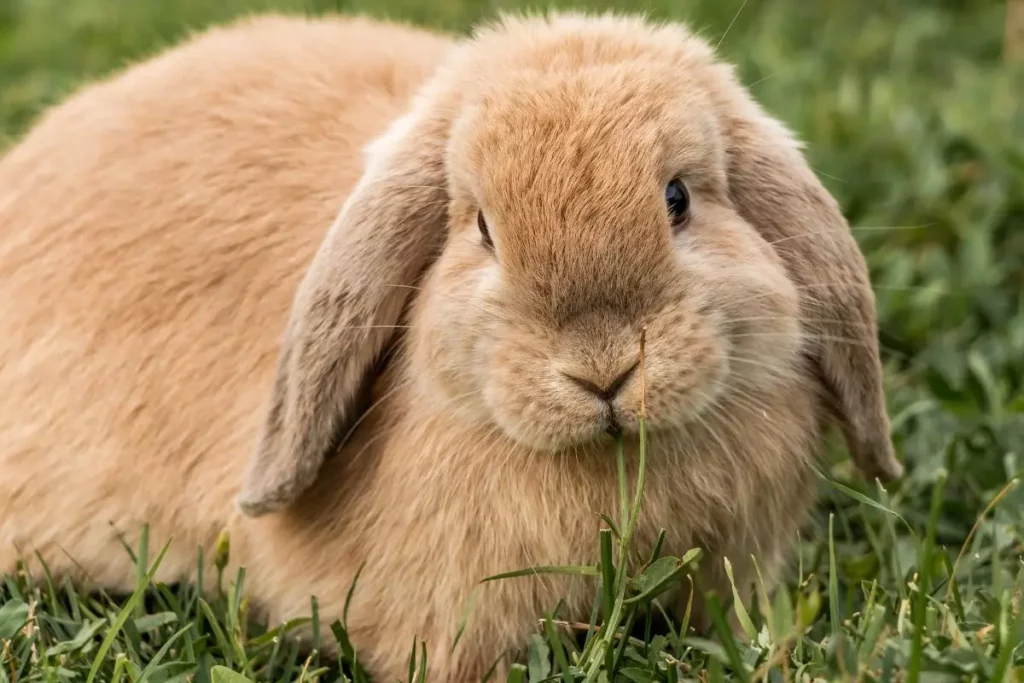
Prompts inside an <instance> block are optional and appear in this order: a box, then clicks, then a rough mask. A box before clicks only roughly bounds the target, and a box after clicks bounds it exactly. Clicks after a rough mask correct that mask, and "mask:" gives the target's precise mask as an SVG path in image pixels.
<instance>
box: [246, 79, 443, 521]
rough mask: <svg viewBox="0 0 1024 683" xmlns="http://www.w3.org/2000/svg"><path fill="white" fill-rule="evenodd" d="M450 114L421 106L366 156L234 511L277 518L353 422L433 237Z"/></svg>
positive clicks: (316, 270) (282, 363)
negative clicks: (276, 513) (360, 398)
mask: <svg viewBox="0 0 1024 683" xmlns="http://www.w3.org/2000/svg"><path fill="white" fill-rule="evenodd" d="M448 111H450V107H442V105H441V103H439V102H437V101H430V100H428V98H426V97H424V96H420V98H419V100H417V102H416V103H414V105H413V107H412V109H411V111H410V113H409V114H407V115H405V116H404V117H402V118H400V119H398V120H397V121H396V122H395V123H393V124H392V125H391V127H390V128H389V129H388V130H387V131H386V132H385V133H384V135H383V136H381V137H380V138H378V139H377V140H376V141H375V142H373V143H371V144H370V146H368V147H367V149H366V168H365V170H364V173H363V176H362V177H361V179H360V180H359V182H358V184H357V185H356V187H355V189H354V190H353V191H352V193H351V195H350V196H349V198H348V200H347V201H346V202H345V204H344V206H343V207H342V209H341V212H340V214H339V215H338V218H337V220H336V221H335V222H334V224H333V225H332V226H331V227H330V229H329V230H328V232H327V235H326V237H325V238H324V240H323V243H322V244H321V245H320V247H319V250H318V251H317V253H316V256H315V257H314V259H313V262H312V264H311V265H310V267H309V269H308V271H307V272H306V275H305V277H304V279H303V280H302V282H301V284H300V286H299V289H298V292H297V294H296V296H295V300H294V303H293V305H292V310H291V316H290V319H289V322H288V326H287V329H286V331H285V336H284V340H283V346H282V348H281V353H280V357H279V360H278V367H277V376H276V378H275V381H274V385H273V389H272V392H271V397H270V404H269V407H268V413H267V415H266V418H265V422H264V426H263V432H262V434H261V436H260V439H259V442H258V445H257V448H256V451H255V453H254V454H253V456H252V458H251V460H250V462H249V466H248V471H247V473H246V475H245V480H244V483H243V486H242V490H241V494H240V495H239V497H238V504H239V507H240V508H241V509H242V511H243V512H244V513H245V514H247V515H249V516H253V517H256V516H260V515H264V514H267V513H269V512H273V511H275V510H279V509H281V508H283V507H285V506H287V505H288V504H289V503H291V502H292V501H294V500H295V498H296V497H297V496H298V495H299V494H300V493H302V492H303V491H304V490H305V489H306V488H307V487H308V486H309V485H310V484H312V483H313V481H314V480H315V479H316V476H317V473H318V472H319V470H320V467H321V465H322V464H323V462H324V459H325V457H327V455H328V454H329V452H330V451H331V450H332V449H334V448H337V447H338V446H339V442H340V440H341V439H342V438H343V437H344V435H345V432H347V430H348V429H349V428H350V427H351V426H352V425H353V424H354V423H355V421H356V420H357V419H358V418H359V414H358V413H359V410H360V406H359V401H358V398H359V396H360V394H361V392H362V391H363V389H364V388H365V386H366V384H367V383H368V382H372V381H373V377H372V375H373V369H374V366H375V363H376V361H377V359H378V358H379V357H380V355H381V354H382V353H383V352H384V350H385V349H386V348H387V347H388V345H389V343H390V342H391V340H392V337H393V336H394V334H395V331H396V324H397V323H398V322H399V321H400V319H401V317H402V313H403V310H404V309H405V306H406V303H407V300H408V298H409V295H410V292H411V291H413V289H414V288H413V287H411V285H413V284H414V283H415V282H416V281H417V280H418V278H419V277H420V276H421V275H422V273H423V272H424V270H425V269H426V268H427V267H428V266H429V265H430V263H431V262H432V261H433V259H434V258H435V257H436V255H437V253H438V251H439V249H440V247H441V245H442V243H443V240H444V236H445V227H446V220H447V210H448V201H447V198H448V193H447V189H446V179H445V170H444V159H443V155H444V149H445V144H446V137H447V134H448V127H449V122H450V116H449V115H448V114H447V113H446V112H448Z"/></svg>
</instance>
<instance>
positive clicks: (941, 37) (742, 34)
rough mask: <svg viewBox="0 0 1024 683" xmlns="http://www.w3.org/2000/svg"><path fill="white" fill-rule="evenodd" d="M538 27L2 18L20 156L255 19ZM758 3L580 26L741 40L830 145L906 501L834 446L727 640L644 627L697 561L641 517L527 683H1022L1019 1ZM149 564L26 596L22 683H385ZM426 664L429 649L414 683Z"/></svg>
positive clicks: (779, 109)
mask: <svg viewBox="0 0 1024 683" xmlns="http://www.w3.org/2000/svg"><path fill="white" fill-rule="evenodd" d="M515 4H516V3H515V2H506V1H503V0H493V1H490V2H487V1H484V0H437V1H436V2H433V3H428V2H427V1H426V0H338V2H335V0H317V1H315V0H305V1H303V0H222V2H220V3H219V4H217V3H213V2H207V1H205V0H161V1H160V2H156V1H155V0H133V1H132V2H124V1H121V0H74V2H67V0H0V146H2V145H3V144H4V140H5V139H6V140H7V141H8V142H10V141H12V140H14V139H15V138H16V137H17V135H18V134H19V133H20V132H21V131H23V130H25V128H26V127H27V126H28V125H30V122H31V121H32V120H33V118H34V117H35V116H36V115H37V114H38V112H39V111H40V110H41V109H42V108H43V107H45V106H46V105H47V104H49V103H52V102H55V101H57V100H58V99H59V98H60V97H62V96H63V95H64V94H65V93H67V92H69V91H70V90H71V89H72V88H73V87H74V86H75V85H76V84H78V83H80V82H82V81H83V80H85V79H88V78H91V77H94V76H97V75H101V74H105V73H108V72H109V71H110V70H112V69H115V68H117V67H119V66H121V65H122V64H124V63H126V62H127V61H129V60H131V59H135V58H138V57H140V56H143V55H146V54H149V53H151V52H152V51H153V50H155V49H158V48H159V47H160V46H162V45H166V44H168V43H170V42H173V41H174V40H175V39H176V38H178V37H180V36H181V35H183V34H184V33H185V32H186V31H187V30H188V29H189V28H190V27H198V26H202V25H204V24H207V23H209V22H211V21H217V20H221V19H225V18H227V17H230V16H235V15H237V14H239V13H242V12H246V11H249V10H255V9H263V8H269V7H275V8H282V9H291V10H297V11H309V12H322V11H333V10H335V9H337V8H340V9H343V10H346V11H362V10H366V11H370V12H371V13H373V14H377V15H381V14H386V15H391V16H399V17H403V18H408V19H410V20H413V21H417V22H422V23H428V24H431V25H435V26H441V27H445V28H449V29H453V30H461V29H464V28H465V27H466V26H468V25H469V24H470V23H471V22H472V21H474V20H476V19H477V18H480V17H482V16H486V15H488V14H490V13H491V12H492V11H493V10H494V9H495V8H503V7H513V6H515ZM560 4H563V5H564V4H566V3H560ZM741 5H743V3H742V0H707V1H701V0H691V1H690V2H686V3H683V2H679V1H678V0H649V1H648V2H645V3H643V5H642V6H641V5H640V4H633V5H628V6H627V4H626V3H625V0H622V2H619V3H614V2H606V1H602V0H587V1H586V2H582V3H579V2H578V3H575V6H587V7H595V8H609V7H616V6H617V7H620V8H631V9H632V8H637V9H640V8H644V9H648V10H650V11H651V12H653V13H654V14H656V15H658V16H664V17H671V18H679V19H685V20H688V21H690V22H691V23H692V24H693V25H694V26H695V27H696V28H698V29H699V30H700V31H701V32H702V33H704V34H705V35H707V36H709V37H711V38H712V40H713V42H717V41H718V40H719V38H721V51H722V53H723V54H724V55H725V56H726V57H727V58H729V59H731V60H733V61H735V62H737V63H738V64H739V65H740V68H741V72H742V74H743V76H744V79H745V81H746V82H747V83H749V84H751V87H752V88H753V90H754V92H755V94H756V96H757V97H758V98H759V99H760V100H761V101H762V102H763V103H764V104H765V106H766V107H767V108H768V109H769V110H770V111H772V112H773V113H775V114H776V115H778V116H779V117H781V118H782V119H784V120H785V121H787V122H788V123H789V124H790V125H791V126H792V127H794V128H795V129H796V130H797V131H798V132H799V133H800V135H801V136H802V137H803V138H804V139H805V140H807V141H808V143H809V157H810V159H811V163H812V165H813V167H814V168H815V169H816V170H817V171H818V172H819V173H820V174H821V177H822V178H823V180H824V182H825V183H826V185H828V187H829V189H830V190H832V191H833V193H834V194H835V195H836V197H837V198H838V199H839V201H840V203H841V204H842V206H843V208H844V210H845V212H846V214H847V216H848V217H849V218H850V221H851V223H852V225H853V226H854V232H855V234H856V236H857V237H858V239H859V241H860V243H861V245H862V248H863V249H864V252H865V254H866V256H867V259H868V263H869V266H870V268H871V273H872V278H873V282H874V283H875V287H876V294H877V297H878V306H879V316H880V328H881V339H882V342H883V345H884V347H885V351H884V357H885V362H886V378H887V394H888V400H889V406H890V411H891V415H892V420H893V436H894V439H895V442H896V444H897V448H898V450H899V453H900V455H901V458H902V459H903V461H904V462H905V463H906V465H907V475H906V477H905V478H904V479H903V480H902V481H900V482H898V483H896V484H894V485H892V486H890V487H889V488H888V490H883V489H881V488H878V487H875V486H872V485H868V484H865V483H864V482H861V481H859V480H858V479H857V478H856V476H855V475H854V474H853V472H852V469H851V467H850V464H849V462H848V461H847V460H846V459H845V457H844V454H843V452H842V449H841V448H835V449H833V450H834V452H833V453H832V456H833V457H831V458H830V459H829V460H828V462H826V463H824V464H823V465H822V477H821V505H820V506H819V508H818V514H817V517H816V520H815V524H814V525H813V526H812V527H811V528H809V529H807V531H806V533H805V534H804V535H803V538H802V539H801V541H800V548H799V553H798V558H797V562H796V564H795V566H794V567H793V569H792V571H791V573H790V575H789V576H788V577H787V582H786V584H785V586H784V587H783V589H781V590H780V591H778V592H777V593H776V594H775V595H774V596H767V595H765V594H764V593H763V591H760V590H759V591H758V596H757V599H755V600H753V601H751V602H750V603H749V604H721V605H719V609H720V611H719V612H718V613H717V614H716V620H715V621H716V624H717V626H718V628H717V629H716V631H715V633H714V634H711V637H710V638H708V639H700V638H696V637H693V636H692V635H690V634H688V633H687V630H686V628H685V624H680V623H675V624H671V625H669V626H664V625H662V626H661V627H657V628H656V627H655V626H654V625H653V622H652V621H651V620H650V617H649V615H650V614H651V610H647V609H645V606H648V605H654V609H653V612H654V613H655V615H657V606H656V600H655V598H656V595H657V592H658V590H659V589H660V588H662V587H664V585H665V584H666V582H671V581H679V580H682V581H685V580H687V579H686V576H687V570H688V568H689V567H690V566H691V561H692V560H693V558H692V557H686V558H655V557H649V558H645V559H644V561H643V562H641V563H640V564H639V566H638V567H637V569H636V571H635V573H634V575H633V576H626V575H625V573H620V572H619V571H618V568H620V567H622V566H624V563H623V561H622V558H623V557H625V554H626V553H627V552H628V542H627V538H626V537H627V536H628V533H626V530H627V529H628V528H629V520H630V519H631V518H632V516H633V515H634V514H635V510H634V501H635V499H630V500H625V501H624V502H623V511H622V512H621V513H620V514H619V515H618V517H619V519H618V521H617V522H614V521H613V520H611V519H609V520H608V521H609V522H612V524H609V529H608V530H606V531H604V532H602V534H601V535H600V536H599V537H597V538H595V539H594V542H595V543H596V544H598V545H599V547H600V549H601V551H602V553H601V557H602V558H603V561H602V562H601V564H600V565H599V566H596V567H585V568H575V569H573V568H569V569H562V571H580V572H588V573H595V574H598V575H600V576H601V577H602V587H601V588H600V589H599V592H598V595H597V596H596V598H595V603H596V604H597V605H598V607H600V609H596V610H595V614H594V620H593V623H594V624H604V626H603V628H601V629H600V630H599V631H597V632H596V633H595V632H593V631H591V630H589V629H588V626H589V625H582V624H566V623H564V622H562V621H561V620H560V618H559V613H558V609H557V607H558V606H557V605H552V610H551V612H550V614H549V615H548V616H547V617H545V615H538V617H539V621H538V628H537V632H536V634H535V635H534V636H533V637H531V638H530V639H529V641H528V642H527V643H524V644H523V657H522V661H523V665H522V666H521V667H517V668H515V669H514V670H513V671H512V673H511V676H510V678H511V679H512V680H515V681H531V683H536V682H537V681H541V680H564V681H569V680H576V681H582V680H589V681H608V682H617V681H635V682H636V683H646V682H647V681H652V680H658V681H676V680H700V681H724V680H737V681H755V680H756V681H762V680H767V681H780V680H801V681H803V680H808V681H809V680H812V679H825V680H880V681H909V682H916V681H946V680H948V681H1009V680H1024V646H1022V645H1021V643H1022V641H1024V616H1022V615H1024V610H1021V609H1020V600H1021V592H1022V587H1024V586H1022V584H1024V572H1022V564H1021V559H1022V548H1024V545H1022V543H1024V492H1022V490H1021V487H1020V486H1019V485H1018V484H1019V482H1020V477H1021V471H1022V469H1024V388H1022V385H1024V68H1022V67H1021V66H1013V65H1008V64H1006V63H1004V61H1003V58H1002V52H1003V46H1002V36H1003V15H1004V10H1005V6H1004V2H1000V1H996V0H863V1H861V2H854V0H818V2H816V3H810V2H807V1H806V0H774V1H772V2H769V1H768V0H749V1H748V2H747V3H746V5H745V6H744V7H743V11H742V12H739V14H738V16H737V11H738V10H739V9H740V6H741ZM734 18H735V21H734V22H733V19H734ZM730 24H731V28H728V32H727V33H726V29H727V27H729V26H730ZM635 455H636V454H632V453H630V454H626V456H628V457H634V456H635ZM634 495H637V494H636V493H635V494H634ZM609 512H612V511H609ZM612 526H614V527H615V528H617V529H621V530H623V533H622V535H621V537H620V536H619V534H618V533H617V532H615V531H613V530H612ZM147 545H148V543H147V542H145V541H144V542H143V546H142V547H137V548H133V549H127V548H126V550H125V552H132V553H133V556H134V557H135V558H136V560H137V564H138V567H139V580H138V589H137V591H136V594H135V595H133V596H107V595H103V594H82V593H80V592H79V591H78V590H77V589H76V587H75V586H72V585H69V584H67V583H59V584H54V583H53V582H52V581H49V580H45V579H43V580H36V581H33V580H32V579H30V578H28V577H27V576H25V575H24V573H23V572H22V573H18V574H16V575H11V576H5V577H3V578H2V580H0V683H5V682H6V681H12V682H13V681H60V682H69V681H77V680H80V681H118V682H120V681H141V680H148V681H153V682H154V683H156V682H161V681H163V682H166V681H172V680H174V681H180V680H192V681H198V682H205V681H217V682H218V683H231V682H233V681H239V680H243V679H241V678H238V676H244V678H245V679H248V680H254V681H291V680H303V681H312V680H337V679H339V678H340V677H342V676H345V677H347V678H350V679H355V680H359V681H362V680H365V673H364V672H362V671H361V670H360V669H359V667H358V663H357V661H356V660H357V656H356V655H357V654H358V653H354V652H353V651H352V649H351V646H350V644H348V641H347V637H346V635H345V630H344V625H343V624H342V623H340V622H339V623H336V624H335V626H334V628H333V629H332V630H331V631H332V632H331V633H318V634H316V635H315V638H317V639H334V640H337V641H338V642H339V643H341V645H342V647H341V653H342V657H341V662H335V661H328V660H327V659H324V658H320V657H319V656H318V655H317V654H316V653H315V652H314V653H308V652H303V651H301V650H300V649H299V647H298V646H297V644H296V643H295V641H294V639H292V638H290V637H288V634H289V632H290V630H291V628H293V627H294V626H296V624H288V625H281V626H278V625H270V626H269V628H268V626H267V625H263V624H259V623H254V622H253V620H252V619H250V618H249V616H248V609H247V604H248V603H247V597H246V596H245V594H244V574H240V575H238V576H231V577H226V576H221V577H219V582H218V583H219V585H220V588H219V589H217V590H214V591H213V592H212V593H211V594H208V595H200V594H199V593H198V592H197V591H196V589H195V588H194V587H193V586H190V585H180V586H163V585H154V584H153V583H152V581H151V577H152V573H153V567H154V566H155V564H156V563H157V562H158V561H159V557H160V555H159V553H155V554H154V553H153V552H152V550H154V549H151V548H148V547H146V546H147ZM226 545H227V542H226V540H225V547H223V548H221V549H220V552H221V555H220V558H219V559H220V560H221V561H220V562H219V566H223V562H222V560H223V554H224V553H226V552H227V551H228V549H227V547H226ZM151 556H152V559H150V558H151ZM697 561H699V559H698V560H697ZM197 566H201V563H197ZM510 569H516V568H510ZM356 589H358V587H356ZM315 609H316V605H315V600H311V614H313V613H314V612H315ZM729 618H732V619H734V620H735V621H736V622H738V623H739V624H740V627H741V635H740V636H736V637H733V636H731V635H729V634H728V632H727V630H726V628H725V623H726V621H727V620H728V619H729ZM627 635H628V637H626V636H627ZM429 656H430V652H429V649H424V648H422V647H418V646H414V647H413V651H412V657H411V662H410V677H409V678H410V680H411V679H413V678H415V677H417V676H418V671H419V670H420V668H421V667H422V666H423V665H424V658H428V657H429Z"/></svg>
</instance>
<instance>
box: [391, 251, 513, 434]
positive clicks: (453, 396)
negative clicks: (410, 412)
mask: <svg viewBox="0 0 1024 683" xmlns="http://www.w3.org/2000/svg"><path fill="white" fill-rule="evenodd" d="M495 277H496V272H495V266H494V265H493V264H492V262H491V261H490V260H489V258H488V257H487V255H486V254H485V253H481V250H480V249H479V245H477V244H474V243H472V242H469V241H466V243H464V244H462V243H456V244H451V245H449V248H448V249H446V250H445V252H444V254H443V255H442V256H441V258H440V259H439V260H438V262H437V263H435V264H434V267H433V268H432V269H431V271H430V273H429V274H428V275H427V277H426V278H425V279H424V282H423V283H422V285H421V286H422V289H421V291H420V292H419V294H418V296H417V297H416V300H415V304H414V305H413V307H412V310H411V315H410V319H409V330H408V332H407V334H406V339H407V340H408V356H409V362H410V366H411V367H410V369H409V377H408V381H409V382H411V383H412V385H413V387H414V388H415V389H416V392H417V393H418V394H419V396H420V401H421V403H422V404H423V405H425V406H431V407H433V408H435V409H436V410H438V411H439V412H443V413H447V414H455V415H459V416H460V417H461V418H462V419H464V420H467V421H470V422H485V421H487V419H488V413H487V410H486V408H485V406H484V402H483V400H482V397H483V394H484V378H485V377H486V376H487V372H486V368H487V366H488V365H489V364H490V358H489V354H488V353H487V349H488V347H489V346H490V343H489V341H488V340H489V339H490V337H491V336H493V330H494V329H495V327H496V324H497V317H496V315H495V313H494V311H495V305H494V304H493V302H492V301H491V298H492V290H493V288H494V279H495Z"/></svg>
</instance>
